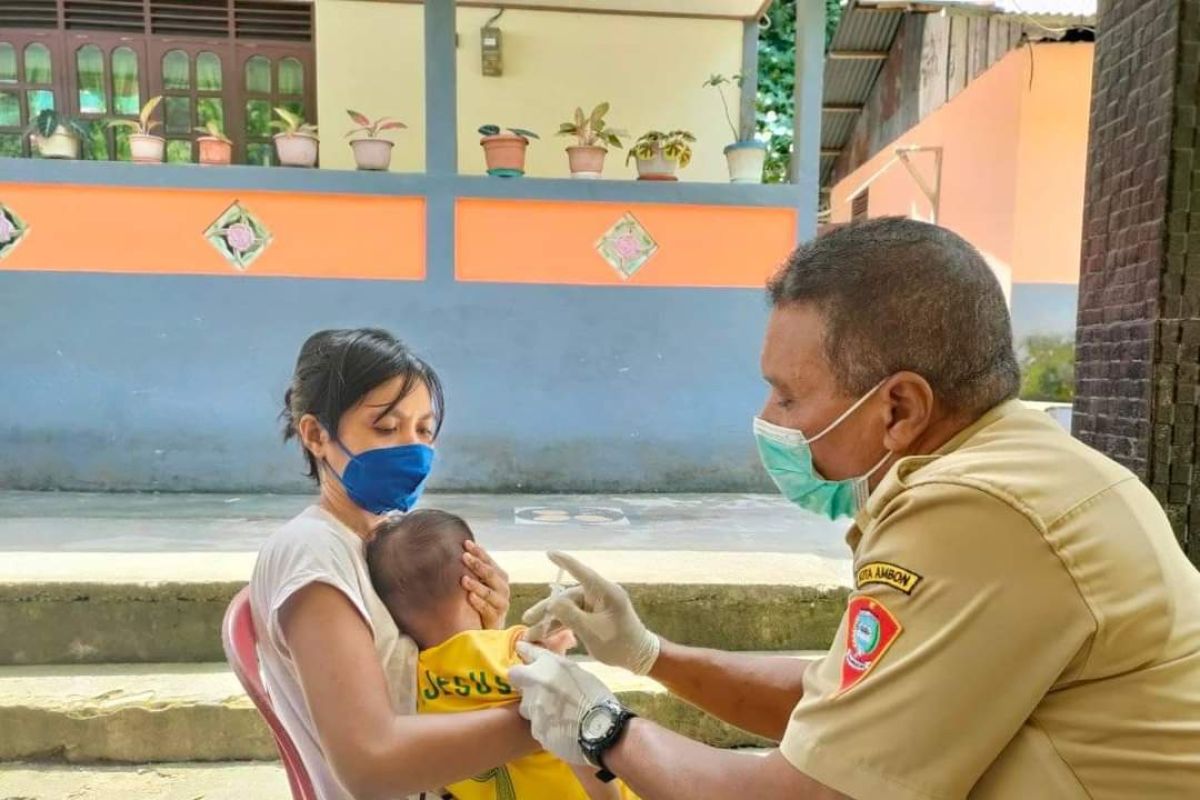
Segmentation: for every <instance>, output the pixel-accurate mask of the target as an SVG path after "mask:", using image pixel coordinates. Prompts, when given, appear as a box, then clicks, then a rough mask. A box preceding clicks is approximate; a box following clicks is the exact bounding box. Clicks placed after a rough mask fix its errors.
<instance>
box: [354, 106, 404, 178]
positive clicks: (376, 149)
mask: <svg viewBox="0 0 1200 800" xmlns="http://www.w3.org/2000/svg"><path fill="white" fill-rule="evenodd" d="M346 113H347V114H349V115H350V119H352V120H354V124H355V125H357V126H358V127H357V128H355V129H354V130H352V131H350V132H349V133H347V134H346V135H347V136H353V135H354V134H356V133H363V134H366V135H365V136H364V137H362V138H359V139H351V140H350V149H351V150H353V151H354V163H355V164H357V165H358V168H359V169H376V170H386V169H387V168H388V167H389V166H391V163H392V147H393V143H392V142H390V141H388V140H387V139H383V138H380V136H379V134H380V133H382V132H383V131H396V130H402V129H404V128H407V127H408V126H407V125H405V124H404V123H403V122H398V121H396V120H394V119H391V118H389V117H380V118H379V119H377V120H375V121H374V122H372V121H371V119H370V117H368V116H366V115H365V114H360V113H358V112H357V111H351V110H350V109H346Z"/></svg>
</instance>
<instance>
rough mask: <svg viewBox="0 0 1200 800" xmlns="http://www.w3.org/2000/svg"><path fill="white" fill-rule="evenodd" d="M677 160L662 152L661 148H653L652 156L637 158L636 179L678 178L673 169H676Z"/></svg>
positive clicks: (663, 179) (667, 179)
mask: <svg viewBox="0 0 1200 800" xmlns="http://www.w3.org/2000/svg"><path fill="white" fill-rule="evenodd" d="M678 167H679V162H678V161H672V160H671V159H669V158H667V157H666V156H664V155H663V154H662V150H660V149H659V150H655V151H654V157H653V158H639V159H638V160H637V170H638V180H640V181H674V180H679V179H678V178H677V177H676V176H675V170H676V169H678Z"/></svg>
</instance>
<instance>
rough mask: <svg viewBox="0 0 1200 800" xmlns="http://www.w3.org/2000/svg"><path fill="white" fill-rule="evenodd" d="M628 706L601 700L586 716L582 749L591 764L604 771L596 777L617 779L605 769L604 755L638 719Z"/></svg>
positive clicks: (580, 735)
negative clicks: (629, 725)
mask: <svg viewBox="0 0 1200 800" xmlns="http://www.w3.org/2000/svg"><path fill="white" fill-rule="evenodd" d="M636 716H637V714H634V713H633V712H632V711H630V710H629V709H628V708H626V707H625V706H623V705H621V704H620V703H618V702H617V701H616V700H614V699H611V698H610V699H607V700H601V701H600V702H599V703H597V704H596V705H594V706H592V707H591V708H589V709H588V710H587V711H585V712H584V714H583V719H582V720H580V722H579V746H580V747H581V748H583V757H584V758H586V759H587V761H588V763H589V764H591V765H592V766H593V767H595V768H596V769H598V770H600V771H599V772H597V773H596V777H597V778H599V779H600V780H601V781H603V782H604V783H608V782H609V781H611V780H612V779H613V778H615V777H617V776H616V775H614V774H612V773H611V772H609V771H608V768H607V767H605V766H604V754H605V753H606V752H608V750H609V749H610V748H611V747H612V746H613V745H615V744H616V743H617V742H618V741H619V740H620V738H621V734H622V733H624V732H625V727H626V726H627V725H628V724H629V720H631V719H633V718H634V717H636Z"/></svg>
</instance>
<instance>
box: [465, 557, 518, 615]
mask: <svg viewBox="0 0 1200 800" xmlns="http://www.w3.org/2000/svg"><path fill="white" fill-rule="evenodd" d="M463 549H464V550H466V552H465V553H463V563H464V564H465V565H466V566H467V569H468V570H470V572H471V574H470V575H464V576H463V579H462V585H463V588H464V589H466V591H467V600H468V601H470V603H471V607H472V608H474V609H475V610H476V611H478V612H479V616H480V617H481V618H482V619H483V627H485V628H490V629H494V630H499V629H500V628H503V627H504V621H505V619H506V618H507V617H508V606H509V601H510V600H511V597H512V592H511V590H510V589H509V586H508V573H507V572H505V571H504V570H502V569H500V567H499V566H497V565H496V562H495V561H493V560H492V557H491V556H489V555H488V553H487V551H486V550H484V549H483V548H482V547H480V546H479V545H477V544H476V543H475V542H471V541H468V542H463Z"/></svg>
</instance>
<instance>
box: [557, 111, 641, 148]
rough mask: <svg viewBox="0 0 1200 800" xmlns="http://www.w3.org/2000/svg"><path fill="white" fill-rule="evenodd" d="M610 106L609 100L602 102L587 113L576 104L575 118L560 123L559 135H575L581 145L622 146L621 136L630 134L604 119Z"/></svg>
mask: <svg viewBox="0 0 1200 800" xmlns="http://www.w3.org/2000/svg"><path fill="white" fill-rule="evenodd" d="M608 107H609V106H608V103H607V102H605V103H601V104H600V105H598V106H596V107H595V108H593V109H592V113H591V114H587V115H585V114H584V113H583V109H582V108H579V107H578V106H576V108H575V117H574V119H572V120H571V121H570V122H563V123H560V124H559V126H558V134H557V135H559V136H574V137H575V138H576V139H578V140H579V146H580V147H596V146H599V145H601V144H607V145H610V146H612V147H620V146H621V137H627V136H629V134H628V133H626V132H625V131H622V130H616V129H613V128H609V127H608V124H607V123H606V122H605V121H604V115H605V114H607V113H608Z"/></svg>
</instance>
